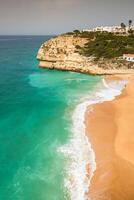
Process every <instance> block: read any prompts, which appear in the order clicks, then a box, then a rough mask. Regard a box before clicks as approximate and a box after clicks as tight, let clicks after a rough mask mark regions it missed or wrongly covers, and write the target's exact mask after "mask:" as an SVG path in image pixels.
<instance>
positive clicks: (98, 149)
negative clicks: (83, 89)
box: [85, 75, 134, 200]
mask: <svg viewBox="0 0 134 200" xmlns="http://www.w3.org/2000/svg"><path fill="white" fill-rule="evenodd" d="M118 78H119V79H121V80H123V79H126V76H125V75H124V76H119V77H117V79H118ZM106 79H107V80H109V77H106ZM115 79H116V76H112V77H110V80H115ZM133 87H134V76H132V75H130V77H129V83H128V84H127V86H126V87H125V88H124V89H123V91H122V93H121V95H119V96H117V97H116V98H115V99H114V100H111V101H104V102H101V103H97V104H94V105H93V106H91V107H92V112H91V111H90V109H91V107H90V106H89V107H88V108H87V111H86V113H85V126H86V136H87V137H88V138H89V141H90V142H91V146H92V148H93V150H94V152H95V157H96V164H97V168H96V171H95V172H94V176H93V178H92V180H91V184H90V188H89V192H88V197H89V199H91V200H105V199H111V200H133V199H134V192H133V186H134V181H133V180H134V166H133V164H134V156H133V152H134V151H132V150H134V145H133V142H134V136H133V135H132V130H133V120H134V114H131V117H130V114H129V113H130V112H131V113H132V110H133V111H134V103H133V99H134V95H133ZM126 105H127V107H126ZM132 119H133V120H132ZM130 127H131V128H130ZM130 133H131V135H130ZM130 136H131V137H130ZM130 146H131V148H130Z"/></svg>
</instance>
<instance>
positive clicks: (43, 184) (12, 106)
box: [0, 36, 101, 200]
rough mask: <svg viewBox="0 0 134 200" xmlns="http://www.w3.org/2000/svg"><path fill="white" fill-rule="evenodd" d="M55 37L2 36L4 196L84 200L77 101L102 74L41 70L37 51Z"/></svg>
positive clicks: (0, 164)
mask: <svg viewBox="0 0 134 200" xmlns="http://www.w3.org/2000/svg"><path fill="white" fill-rule="evenodd" d="M51 37H52V36H0V200H70V199H72V198H73V197H74V198H75V197H78V195H80V198H79V199H81V200H83V199H82V198H83V196H82V195H83V192H84V189H83V188H81V186H82V185H83V182H82V181H83V180H84V179H83V178H82V176H83V173H84V171H83V169H84V168H83V164H85V159H86V158H84V157H83V155H85V154H84V153H85V152H86V147H85V149H83V150H82V148H83V147H84V146H85V145H87V141H85V140H84V137H83V136H82V134H83V133H82V130H81V125H80V121H79V120H80V118H79V117H78V116H79V112H82V110H81V111H80V109H82V107H81V106H80V107H79V106H78V105H81V103H82V102H84V101H85V100H86V99H87V97H88V95H90V94H91V92H92V91H93V89H94V88H95V87H96V85H97V84H98V83H99V82H101V78H100V77H97V76H89V75H84V74H79V73H74V72H61V71H56V70H47V69H39V68H38V61H37V60H36V54H37V51H38V49H39V47H40V45H41V44H42V43H43V42H44V41H46V40H48V39H49V38H51ZM79 108H80V109H79ZM77 117H78V118H77ZM77 125H78V127H77ZM78 130H79V131H78ZM80 130H81V131H80ZM79 133H80V134H81V135H79ZM74 136H75V138H74ZM81 136H82V137H83V138H81ZM81 141H83V145H82V144H81ZM79 145H82V146H79ZM76 152H78V154H77V155H78V156H77V158H76ZM89 156H90V155H89ZM88 159H89V158H88ZM78 161H79V163H78ZM80 162H81V163H80ZM78 164H79V166H80V168H79V167H78ZM74 168H75V169H78V170H75V173H74V176H75V177H74V180H75V182H74V183H71V182H70V178H71V176H72V173H73V169H74ZM72 179H73V177H72ZM71 184H72V185H71ZM77 184H78V186H76V185H77ZM71 190H72V192H70V191H71ZM76 193H77V194H76ZM77 200H78V198H77Z"/></svg>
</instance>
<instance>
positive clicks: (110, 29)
mask: <svg viewBox="0 0 134 200" xmlns="http://www.w3.org/2000/svg"><path fill="white" fill-rule="evenodd" d="M128 30H129V27H128V26H127V27H126V28H124V29H123V28H122V27H121V26H98V27H96V28H93V29H84V30H83V31H86V32H96V31H100V32H109V33H119V34H123V33H124V34H125V33H127V32H128ZM131 30H134V26H131Z"/></svg>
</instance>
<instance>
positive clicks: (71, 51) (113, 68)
mask: <svg viewBox="0 0 134 200" xmlns="http://www.w3.org/2000/svg"><path fill="white" fill-rule="evenodd" d="M93 40H94V39H93V38H92V37H91V38H90V37H89V35H88V36H87V35H81V34H76V33H72V34H71V33H70V34H63V35H60V36H57V37H55V38H52V39H50V40H49V41H47V42H45V43H44V44H42V45H41V47H40V49H39V51H38V54H37V59H38V60H39V67H41V68H49V69H58V70H67V71H75V72H81V73H87V74H113V73H130V72H133V71H134V64H133V63H130V62H126V61H123V60H121V59H120V60H119V59H115V58H112V59H104V58H100V59H97V60H96V59H95V57H94V56H93V55H90V56H89V55H88V56H87V55H84V53H81V52H80V49H84V48H85V45H86V44H88V43H89V42H90V41H91V42H92V41H93Z"/></svg>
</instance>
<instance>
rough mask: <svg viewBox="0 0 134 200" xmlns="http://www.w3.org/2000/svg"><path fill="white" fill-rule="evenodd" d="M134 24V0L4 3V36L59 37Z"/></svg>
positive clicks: (0, 7) (0, 6) (0, 19)
mask: <svg viewBox="0 0 134 200" xmlns="http://www.w3.org/2000/svg"><path fill="white" fill-rule="evenodd" d="M129 19H132V20H133V21H134V0H0V34H1V35H2V34H43V35H45V34H57V33H62V32H66V31H72V30H74V29H83V28H89V27H94V26H100V25H114V24H115V25H118V24H120V23H121V22H125V23H127V21H128V20H129Z"/></svg>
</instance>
